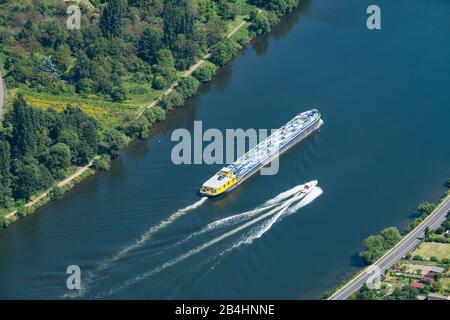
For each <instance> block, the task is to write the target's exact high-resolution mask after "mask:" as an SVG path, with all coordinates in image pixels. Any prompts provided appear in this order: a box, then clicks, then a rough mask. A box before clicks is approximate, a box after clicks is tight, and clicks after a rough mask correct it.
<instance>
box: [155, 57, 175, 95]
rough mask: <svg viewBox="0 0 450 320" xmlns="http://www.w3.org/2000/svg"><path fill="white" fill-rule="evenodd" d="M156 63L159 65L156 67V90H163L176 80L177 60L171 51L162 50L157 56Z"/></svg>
mask: <svg viewBox="0 0 450 320" xmlns="http://www.w3.org/2000/svg"><path fill="white" fill-rule="evenodd" d="M156 61H157V65H156V66H155V67H154V73H155V74H156V77H155V80H154V82H153V85H154V86H155V87H156V89H163V88H166V87H168V86H169V85H171V84H172V83H173V82H175V80H176V74H177V70H176V69H175V59H174V58H173V55H172V52H171V51H170V50H169V49H161V50H159V51H158V52H157V54H156Z"/></svg>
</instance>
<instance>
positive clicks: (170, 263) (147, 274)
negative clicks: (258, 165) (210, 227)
mask: <svg viewBox="0 0 450 320" xmlns="http://www.w3.org/2000/svg"><path fill="white" fill-rule="evenodd" d="M295 188H296V187H294V188H293V189H295ZM293 189H291V190H293ZM291 190H289V191H287V192H284V193H283V194H280V195H283V196H280V195H279V196H277V197H278V199H279V200H278V201H281V199H288V198H289V197H291V196H292V195H294V194H295V192H292V193H291V192H290V191H291ZM299 190H300V189H298V191H297V192H299ZM320 190H321V189H320ZM313 192H314V190H312V191H311V192H310V193H309V194H308V195H310V194H312V193H313ZM320 194H321V193H320ZM320 194H319V195H320ZM319 195H316V196H313V197H309V198H308V200H306V201H304V202H303V203H302V204H301V205H300V203H301V201H300V203H299V204H298V205H296V206H295V209H296V210H295V211H297V210H298V209H300V208H301V207H304V206H306V205H307V204H310V203H311V202H312V201H314V199H316V198H317V197H318V196H319ZM277 197H275V198H274V199H276V198H277ZM302 198H306V197H305V194H303V193H297V194H295V196H294V197H292V198H291V199H288V200H285V201H284V202H282V203H281V204H280V205H279V206H276V207H275V208H273V209H272V210H270V211H269V212H267V213H264V214H262V215H260V216H258V217H256V218H255V219H253V220H250V221H248V222H246V223H244V224H242V225H241V226H239V227H237V228H234V229H232V230H230V231H228V232H225V233H224V234H222V235H221V236H219V237H217V238H214V239H212V240H209V241H207V242H205V243H203V244H202V245H200V246H198V247H196V248H194V249H191V250H189V251H187V252H186V253H184V254H182V255H179V256H178V257H176V258H174V259H172V260H169V261H168V262H166V263H164V264H162V265H160V266H158V267H156V268H154V269H152V270H150V271H148V272H145V273H143V274H141V275H138V276H136V277H135V278H133V279H129V280H127V281H125V282H124V283H123V284H121V285H120V286H118V287H116V288H113V289H111V290H110V291H109V292H106V293H104V294H99V295H97V298H101V297H104V296H107V295H111V294H114V293H117V292H119V291H121V290H123V289H125V288H127V287H130V286H132V285H134V284H136V283H138V282H140V281H142V280H145V279H147V278H148V277H151V276H153V275H154V274H157V273H159V272H161V271H163V270H165V269H167V268H170V267H172V266H174V265H176V264H178V263H180V262H182V261H184V260H186V259H187V258H189V257H191V256H193V255H195V254H197V253H199V252H201V251H203V250H205V249H207V248H208V247H210V246H212V245H214V244H216V243H218V242H220V241H222V240H224V239H226V238H228V237H230V236H232V235H234V234H236V233H238V232H240V231H242V230H244V229H246V228H248V227H250V226H252V225H254V224H255V223H257V222H259V221H261V220H263V219H265V218H267V217H269V216H272V215H275V216H274V217H273V218H272V219H270V220H269V222H268V223H266V224H264V225H263V227H262V228H261V229H258V231H257V232H255V233H253V234H252V235H251V236H250V237H248V238H247V239H245V240H244V241H243V242H242V243H251V242H252V241H253V240H254V239H257V238H259V237H261V236H262V235H263V234H264V233H266V232H267V231H268V230H269V229H270V228H271V227H272V225H273V224H274V223H275V222H276V221H277V220H278V219H279V218H280V217H281V216H282V215H283V214H284V213H286V212H287V209H288V208H289V206H290V205H292V204H293V203H296V202H298V201H299V200H301V199H302ZM272 200H273V199H272ZM269 201H271V200H269ZM265 204H267V202H266V203H265ZM295 211H292V210H291V211H289V212H290V213H293V212H295ZM225 219H226V218H225ZM222 220H223V219H222ZM239 245H240V244H239ZM239 245H238V246H239ZM235 247H236V246H235V245H234V246H233V248H235Z"/></svg>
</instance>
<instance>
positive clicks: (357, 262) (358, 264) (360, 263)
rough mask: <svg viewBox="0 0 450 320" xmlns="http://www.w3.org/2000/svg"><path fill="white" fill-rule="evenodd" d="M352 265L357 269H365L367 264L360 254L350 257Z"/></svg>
mask: <svg viewBox="0 0 450 320" xmlns="http://www.w3.org/2000/svg"><path fill="white" fill-rule="evenodd" d="M350 265H351V266H352V267H355V268H363V267H364V266H365V265H366V264H365V262H364V260H363V259H362V258H361V257H360V256H359V253H354V254H352V255H351V256H350Z"/></svg>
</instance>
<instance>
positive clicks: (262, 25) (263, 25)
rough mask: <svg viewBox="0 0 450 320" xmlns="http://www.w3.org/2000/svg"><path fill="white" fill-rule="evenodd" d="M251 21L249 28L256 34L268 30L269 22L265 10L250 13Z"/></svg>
mask: <svg viewBox="0 0 450 320" xmlns="http://www.w3.org/2000/svg"><path fill="white" fill-rule="evenodd" d="M251 22H252V25H251V26H250V30H251V31H253V32H255V33H256V34H257V35H260V34H263V33H266V32H270V22H269V19H268V17H267V14H266V13H265V12H261V13H259V14H254V15H252V16H251Z"/></svg>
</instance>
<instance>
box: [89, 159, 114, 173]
mask: <svg viewBox="0 0 450 320" xmlns="http://www.w3.org/2000/svg"><path fill="white" fill-rule="evenodd" d="M92 167H93V169H94V170H95V171H108V170H109V168H110V167H111V163H110V159H109V158H108V157H105V156H103V157H100V158H97V159H95V160H94V162H93V163H92Z"/></svg>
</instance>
